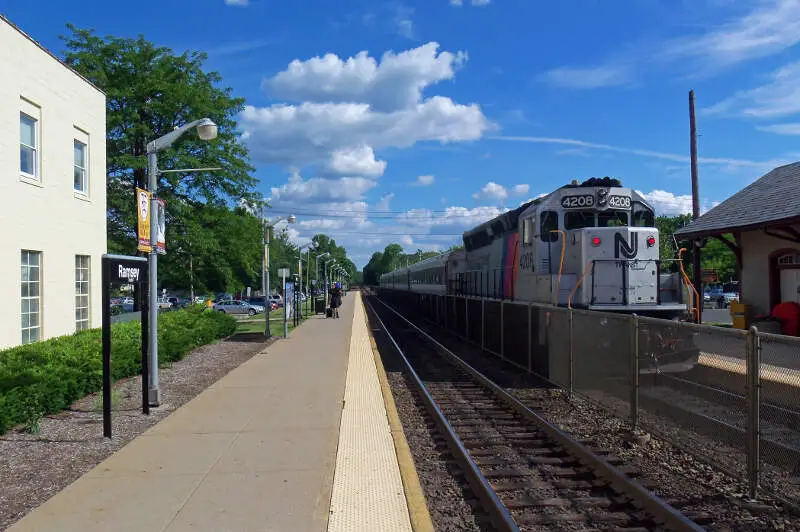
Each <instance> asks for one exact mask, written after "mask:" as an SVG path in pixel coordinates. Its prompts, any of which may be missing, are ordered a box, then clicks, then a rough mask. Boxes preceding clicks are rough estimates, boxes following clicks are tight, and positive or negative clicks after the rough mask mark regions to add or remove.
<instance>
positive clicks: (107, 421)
mask: <svg viewBox="0 0 800 532" xmlns="http://www.w3.org/2000/svg"><path fill="white" fill-rule="evenodd" d="M109 265H110V262H109V261H108V260H103V264H102V274H101V277H102V279H101V282H102V300H103V436H104V437H106V438H111V306H110V303H111V298H110V295H109V285H110V283H111V275H110V274H111V271H110V266H109Z"/></svg>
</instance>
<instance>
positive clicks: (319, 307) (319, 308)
mask: <svg viewBox="0 0 800 532" xmlns="http://www.w3.org/2000/svg"><path fill="white" fill-rule="evenodd" d="M314 313H316V314H325V299H324V298H322V297H318V298H316V299H314Z"/></svg>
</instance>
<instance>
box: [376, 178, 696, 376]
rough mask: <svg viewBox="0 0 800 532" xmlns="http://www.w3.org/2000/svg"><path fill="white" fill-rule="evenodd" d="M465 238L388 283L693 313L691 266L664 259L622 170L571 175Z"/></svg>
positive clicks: (384, 283) (649, 218) (649, 312)
mask: <svg viewBox="0 0 800 532" xmlns="http://www.w3.org/2000/svg"><path fill="white" fill-rule="evenodd" d="M463 241H464V249H463V250H458V251H453V252H447V253H444V254H442V255H439V256H437V257H433V258H431V259H428V260H425V261H421V262H419V263H417V264H414V265H413V266H410V267H408V268H402V269H398V270H395V271H393V272H390V273H387V274H384V275H382V276H381V278H380V285H381V287H382V288H385V289H394V290H402V291H412V292H417V293H429V294H438V295H445V294H447V295H465V296H476V297H484V298H492V299H513V300H517V301H528V302H534V303H543V304H550V305H558V306H570V307H572V308H582V309H588V310H597V311H605V312H622V313H634V312H635V313H636V314H638V315H641V316H651V317H658V318H665V319H674V320H677V319H680V318H681V317H682V316H684V315H685V314H686V312H687V306H686V304H684V303H683V301H682V299H683V295H682V292H683V286H684V283H683V282H682V279H683V278H684V275H683V274H682V273H681V272H679V271H676V272H670V271H669V270H670V269H671V268H668V267H666V265H667V263H666V261H661V260H659V234H658V230H657V229H656V228H655V214H654V209H653V207H652V206H651V205H650V204H649V203H648V202H647V200H646V199H645V198H644V197H643V196H642V195H641V194H639V193H637V192H636V191H635V190H632V189H630V188H624V187H622V185H621V183H620V182H619V181H618V180H616V179H609V178H603V179H596V178H593V179H589V180H587V181H584V182H583V183H578V182H577V181H573V182H572V183H571V184H569V185H565V186H563V187H561V188H559V189H558V190H555V191H554V192H552V193H550V194H548V195H546V196H544V197H542V198H538V199H536V200H533V201H530V202H528V203H525V204H523V205H522V206H520V207H519V208H517V209H514V210H512V211H508V212H506V213H503V214H502V215H500V216H498V217H496V218H494V219H492V220H489V221H487V222H485V223H483V224H481V225H479V226H478V227H475V228H474V229H471V230H469V231H467V232H465V233H464V235H463ZM661 340H663V339H659V341H661ZM691 351H692V352H693V353H694V355H693V356H690V357H689V360H688V362H689V366H692V365H694V363H696V355H697V351H696V349H694V348H693V349H691ZM684 361H686V360H684Z"/></svg>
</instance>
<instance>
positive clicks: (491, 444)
mask: <svg viewBox="0 0 800 532" xmlns="http://www.w3.org/2000/svg"><path fill="white" fill-rule="evenodd" d="M373 301H377V302H378V303H379V306H378V308H376V307H375V306H373V304H372V302H373ZM367 305H368V306H369V307H370V308H371V309H372V312H373V314H374V316H375V317H376V319H377V320H378V323H379V324H380V327H381V328H382V329H383V330H384V331H385V333H386V335H387V337H388V339H389V340H390V341H391V343H392V344H393V345H394V347H395V348H396V349H397V351H398V354H399V355H400V358H401V359H402V360H403V362H404V364H405V365H406V369H407V372H408V374H409V376H410V380H411V381H412V384H413V385H414V386H415V387H416V388H417V391H418V393H419V394H420V396H421V398H422V400H423V402H424V404H425V405H426V408H427V410H428V411H429V413H430V414H431V416H432V417H433V419H434V421H435V423H436V425H437V427H438V429H439V431H440V432H441V434H442V435H443V436H444V438H445V440H446V441H447V444H448V447H449V448H450V451H451V453H452V454H453V456H454V457H455V459H456V460H457V461H458V462H459V463H460V466H461V468H462V470H463V471H464V473H465V475H466V478H467V480H468V482H469V484H470V487H471V488H472V491H473V492H474V493H475V494H476V496H477V497H478V498H479V499H480V501H481V503H482V505H483V507H484V509H485V510H486V511H487V513H488V514H489V517H490V519H491V520H492V523H493V524H494V526H495V527H496V528H497V529H498V530H526V529H529V530H541V529H543V528H544V529H557V530H565V529H571V530H581V529H598V528H600V529H613V530H620V531H621V530H680V531H685V530H703V528H701V527H700V526H699V525H698V524H696V523H695V522H693V521H692V520H691V519H689V518H688V517H687V516H685V515H683V514H681V513H680V512H679V511H677V510H676V509H674V508H673V507H671V506H670V505H668V504H667V503H666V502H664V501H663V500H661V499H660V498H658V497H657V496H655V495H654V494H653V493H652V492H651V491H649V490H648V489H647V488H646V487H644V486H643V485H642V484H640V483H639V482H638V481H637V480H636V479H635V478H634V477H635V476H636V472H635V471H631V470H627V469H626V468H625V467H624V465H623V464H621V462H620V460H619V459H617V458H615V457H613V456H611V455H610V454H609V453H608V451H605V450H602V449H592V448H590V447H589V446H587V445H585V442H579V441H577V440H575V439H573V438H572V437H570V436H569V435H567V434H566V433H564V432H562V431H560V430H559V429H558V428H556V427H555V426H554V425H552V424H550V423H549V422H547V421H546V420H545V419H543V418H542V417H541V416H539V415H538V414H536V413H535V412H533V411H532V410H530V409H529V408H528V407H526V406H525V405H524V404H523V403H521V402H520V401H519V400H517V399H516V398H514V397H513V396H511V395H510V394H509V393H507V392H506V391H505V390H504V389H502V388H501V387H499V386H498V385H496V384H495V383H494V382H492V381H491V380H489V379H488V378H486V377H485V376H484V375H483V374H481V373H480V372H478V371H477V370H475V369H474V368H472V367H471V366H469V365H468V364H467V363H466V362H464V361H463V360H461V359H460V358H459V357H457V356H456V355H455V354H454V353H452V352H451V351H450V350H448V349H447V348H446V347H444V346H443V345H442V344H440V343H439V342H438V341H436V340H435V339H434V338H432V337H431V336H430V335H428V334H427V333H425V332H424V331H423V330H422V329H420V328H419V327H417V326H416V325H414V324H413V323H412V322H410V321H409V320H407V319H406V318H405V317H403V316H402V315H401V314H399V313H398V312H396V311H395V310H394V309H392V308H391V307H389V306H388V305H386V304H385V303H383V301H381V300H380V299H378V298H375V297H370V298H368V299H367ZM378 309H380V312H378ZM381 314H383V315H384V316H386V317H387V318H388V317H391V318H392V320H391V321H390V323H392V330H393V331H394V334H393V332H392V331H390V330H389V328H387V326H386V324H385V323H386V322H385V321H384V320H383V319H382V318H381ZM386 321H389V320H388V319H387V320H386Z"/></svg>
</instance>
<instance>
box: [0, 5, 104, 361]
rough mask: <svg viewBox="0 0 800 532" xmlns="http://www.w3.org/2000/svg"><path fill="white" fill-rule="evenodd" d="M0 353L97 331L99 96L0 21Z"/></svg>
mask: <svg viewBox="0 0 800 532" xmlns="http://www.w3.org/2000/svg"><path fill="white" fill-rule="evenodd" d="M0 72H2V73H3V75H2V82H0V198H2V199H3V202H4V205H3V208H2V209H0V234H2V236H3V239H2V252H0V294H3V305H2V306H3V310H2V311H0V349H2V348H7V347H12V346H15V345H19V344H27V343H31V342H36V341H39V340H43V339H47V338H52V337H55V336H61V335H65V334H72V333H74V332H75V331H76V330H82V329H86V328H94V327H99V326H100V323H101V291H100V260H101V256H102V255H103V253H105V252H106V249H107V248H106V176H105V171H106V98H105V94H104V93H103V92H102V91H101V90H100V89H98V88H97V87H96V86H95V85H93V84H92V83H90V82H89V81H88V80H86V79H85V78H83V77H82V76H81V75H80V74H78V73H77V72H75V71H74V70H72V69H71V68H70V67H68V66H67V65H66V64H65V63H63V62H62V61H61V60H60V59H59V58H58V57H56V55H54V54H53V53H51V52H50V51H48V50H47V49H45V48H44V47H43V46H41V45H40V44H39V43H37V42H36V41H35V40H33V39H32V38H31V37H30V36H28V35H27V34H26V33H25V32H23V31H22V30H21V29H20V28H18V27H17V26H15V25H14V24H13V23H12V22H11V21H9V20H8V19H7V18H5V17H3V16H2V15H0Z"/></svg>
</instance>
